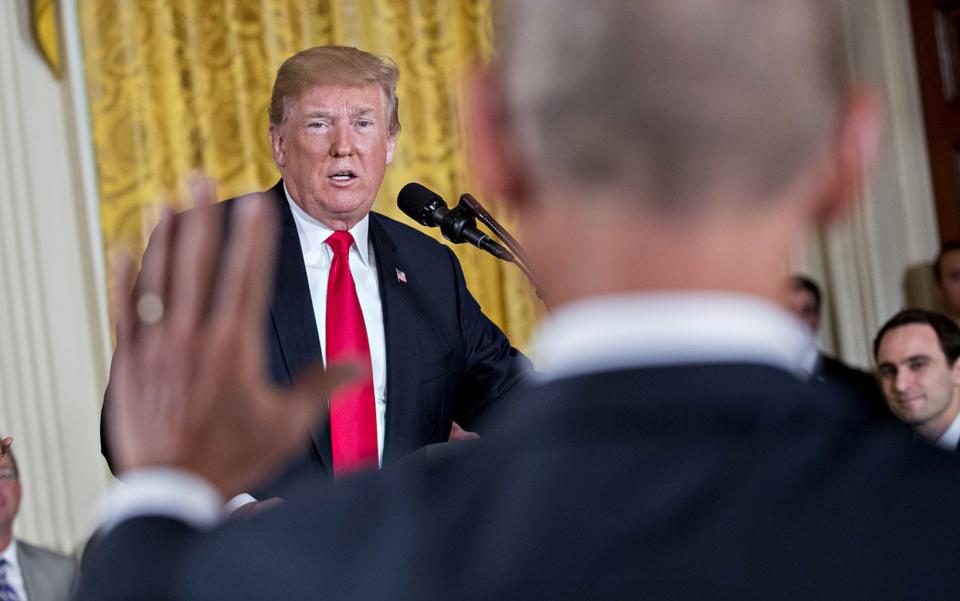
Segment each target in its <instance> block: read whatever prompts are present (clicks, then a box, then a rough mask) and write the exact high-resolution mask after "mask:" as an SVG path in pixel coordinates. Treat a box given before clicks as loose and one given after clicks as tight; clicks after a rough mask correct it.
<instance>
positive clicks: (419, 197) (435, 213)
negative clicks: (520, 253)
mask: <svg viewBox="0 0 960 601" xmlns="http://www.w3.org/2000/svg"><path fill="white" fill-rule="evenodd" d="M397 206H398V207H400V210H401V211H403V212H404V213H405V214H406V215H407V216H408V217H410V218H411V219H413V220H414V221H416V222H417V223H420V224H422V225H425V226H427V227H439V228H440V233H441V234H443V237H444V238H446V239H447V240H449V241H450V242H453V243H454V244H463V243H464V242H469V243H470V244H472V245H474V246H476V247H477V248H479V249H482V250H485V251H487V252H488V253H490V254H491V255H493V256H495V257H497V258H498V259H503V260H504V261H508V262H510V263H512V262H513V255H512V254H510V251H509V250H507V249H506V248H504V247H502V246H500V244H498V243H497V242H496V241H495V240H493V239H492V238H491V237H490V236H488V235H486V234H484V233H483V232H481V231H480V230H478V229H477V220H476V218H475V217H474V215H473V212H472V211H471V210H470V209H469V208H468V207H466V206H461V205H459V204H458V205H457V206H456V207H454V208H453V209H450V208H448V207H447V203H446V202H444V201H443V199H442V198H440V195H439V194H437V193H436V192H434V191H433V190H430V189H429V188H426V187H424V186H421V185H420V184H418V183H416V182H411V183H409V184H407V185H406V186H404V187H403V189H402V190H400V194H398V195H397Z"/></svg>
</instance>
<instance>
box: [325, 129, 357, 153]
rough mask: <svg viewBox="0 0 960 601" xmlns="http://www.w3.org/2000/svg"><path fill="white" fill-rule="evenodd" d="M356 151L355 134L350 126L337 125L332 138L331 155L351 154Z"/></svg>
mask: <svg viewBox="0 0 960 601" xmlns="http://www.w3.org/2000/svg"><path fill="white" fill-rule="evenodd" d="M353 152H354V144H353V136H352V135H351V132H350V130H349V128H346V127H335V128H334V129H333V135H332V136H331V138H330V156H335V157H343V156H350V155H352V154H353Z"/></svg>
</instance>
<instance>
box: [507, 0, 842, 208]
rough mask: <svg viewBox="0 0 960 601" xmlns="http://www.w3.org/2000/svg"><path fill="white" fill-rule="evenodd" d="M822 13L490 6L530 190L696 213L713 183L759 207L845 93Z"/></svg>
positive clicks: (765, 3)
mask: <svg viewBox="0 0 960 601" xmlns="http://www.w3.org/2000/svg"><path fill="white" fill-rule="evenodd" d="M835 4H836V2H835V0H709V1H707V0H638V1H633V0H503V2H501V4H500V5H498V6H497V9H498V14H497V19H498V36H499V37H498V43H499V44H500V47H499V51H498V55H497V61H498V62H499V64H498V67H499V72H500V73H501V76H502V77H503V81H502V85H503V87H504V90H505V95H506V103H507V111H508V118H509V119H510V120H511V123H512V124H513V126H514V133H515V135H517V139H516V140H515V143H516V144H518V145H519V147H520V148H521V151H522V152H523V153H524V154H525V155H527V157H529V158H530V160H531V162H532V163H533V165H532V167H533V169H534V174H535V176H536V177H539V178H542V179H543V180H545V181H551V182H554V183H555V184H557V185H567V186H571V187H573V188H574V189H576V190H577V191H587V192H589V191H597V192H602V193H605V194H598V196H610V197H621V198H628V197H629V198H630V199H631V201H630V202H631V203H633V204H634V205H635V206H637V207H638V208H642V209H645V210H648V209H655V210H657V211H659V212H664V211H669V212H673V213H675V212H677V211H685V210H690V209H695V206H696V205H695V203H696V199H698V198H700V197H701V196H702V195H703V194H704V193H705V192H706V190H707V189H708V187H709V186H710V185H712V184H716V183H717V182H718V181H726V182H728V183H732V184H734V185H737V186H741V188H740V189H742V190H743V191H744V192H745V193H747V194H746V195H747V196H750V197H751V198H754V197H758V196H766V195H770V194H772V193H774V192H776V191H778V190H779V189H780V188H781V187H783V186H785V185H786V184H787V183H789V182H790V181H791V179H792V178H793V177H795V176H796V175H797V173H798V172H799V169H800V168H801V167H802V166H803V165H804V164H805V163H804V162H805V161H808V160H809V159H810V158H811V156H812V155H813V153H814V152H816V151H817V149H819V148H820V147H821V145H822V144H823V142H824V141H825V140H826V139H827V136H828V135H829V132H830V131H831V127H832V125H833V124H834V122H835V119H836V117H837V115H836V111H837V108H838V106H839V103H840V100H841V99H842V98H843V96H844V94H845V92H846V88H847V74H846V70H845V63H844V56H845V55H844V51H843V45H842V37H841V35H840V31H839V27H840V22H839V14H838V13H837V10H836V8H835V6H834V5H835ZM638 198H642V199H644V200H643V201H640V202H638V201H637V200H636V199H638Z"/></svg>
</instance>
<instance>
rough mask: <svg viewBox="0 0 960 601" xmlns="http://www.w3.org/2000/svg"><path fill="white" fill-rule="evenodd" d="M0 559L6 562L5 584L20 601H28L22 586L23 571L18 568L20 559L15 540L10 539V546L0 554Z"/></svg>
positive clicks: (25, 590)
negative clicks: (13, 591)
mask: <svg viewBox="0 0 960 601" xmlns="http://www.w3.org/2000/svg"><path fill="white" fill-rule="evenodd" d="M0 557H2V558H3V559H5V560H7V567H6V575H7V584H9V585H10V586H11V587H13V590H15V591H16V592H17V598H18V599H19V600H20V601H29V599H28V598H27V589H26V587H25V586H24V584H23V571H22V570H21V568H20V557H19V556H18V555H17V539H15V538H12V537H11V538H10V544H9V545H7V548H6V549H4V550H3V553H0Z"/></svg>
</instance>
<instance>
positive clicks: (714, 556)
mask: <svg viewBox="0 0 960 601" xmlns="http://www.w3.org/2000/svg"><path fill="white" fill-rule="evenodd" d="M521 394H522V395H523V398H522V399H518V400H517V402H515V403H512V404H511V407H510V409H509V410H508V412H507V414H505V415H503V416H501V418H502V421H501V422H500V427H499V428H498V429H497V430H496V431H495V432H494V433H492V434H490V435H488V436H486V437H485V438H484V439H483V440H481V441H478V442H477V443H475V444H470V445H466V446H462V447H460V448H459V449H458V448H453V449H450V450H449V451H448V452H446V453H439V454H434V455H432V457H431V458H430V459H429V460H424V459H423V458H422V457H419V455H418V456H413V457H410V458H408V459H406V460H405V461H404V462H400V463H398V464H396V465H394V466H393V467H392V468H390V469H384V470H383V471H382V472H381V473H380V474H371V475H368V476H366V477H361V478H357V479H355V480H351V481H344V482H342V483H339V484H338V485H337V486H334V487H329V486H320V485H316V484H314V485H313V486H310V487H308V488H306V489H304V491H303V493H302V496H294V497H292V498H291V500H290V502H289V503H288V504H287V505H286V506H285V507H284V508H283V509H280V510H277V511H275V512H272V513H265V514H263V515H261V516H259V517H257V518H254V519H252V520H250V521H247V522H233V523H228V524H226V525H225V526H223V527H221V528H219V529H218V530H215V531H213V532H199V531H196V530H193V529H191V528H189V527H187V526H185V525H184V524H182V523H180V522H176V521H173V520H168V519H161V518H148V517H143V518H137V519H133V520H130V521H128V522H125V523H123V524H121V525H120V526H118V527H117V528H116V529H115V530H113V531H111V532H110V533H109V534H107V535H106V536H105V537H104V538H102V539H101V540H100V541H99V542H98V543H97V544H95V545H94V548H93V549H91V550H90V551H89V552H88V558H87V559H88V561H87V563H86V564H85V566H84V571H83V575H82V576H81V594H80V595H79V597H78V598H79V599H81V600H87V599H90V600H93V599H97V600H102V601H110V600H115V599H116V600H120V599H156V600H198V601H199V600H207V599H232V600H236V601H243V600H245V599H250V600H253V599H278V600H286V599H320V598H322V599H351V600H365V599H369V600H377V601H381V600H382V599H417V600H421V601H422V600H432V599H437V600H440V599H442V600H444V601H449V599H453V598H456V599H467V600H472V599H551V600H557V599H561V600H562V599H691V600H694V599H695V600H698V601H699V600H702V599H730V600H737V601H741V600H743V599H762V600H767V599H777V600H784V599H786V600H791V599H796V600H804V601H808V600H810V599H924V600H927V601H929V600H931V599H956V598H957V594H958V591H960V572H958V568H960V536H957V534H958V533H960V511H957V501H958V499H960V473H958V467H960V465H958V462H957V461H958V460H957V457H956V456H954V455H952V454H948V453H943V452H941V451H938V450H937V449H934V448H932V447H930V446H929V445H925V444H923V443H920V442H918V441H915V440H914V439H913V437H912V436H911V435H910V433H909V432H907V431H906V430H905V429H903V428H896V427H891V428H888V427H886V426H885V425H884V424H877V423H869V422H867V421H865V420H862V419H859V418H857V417H855V416H854V414H853V413H852V412H849V411H846V410H845V409H844V402H843V401H841V400H837V399H833V398H825V395H824V394H823V391H815V390H814V389H813V388H811V387H810V386H808V385H806V384H805V383H802V382H799V381H798V380H797V379H796V378H795V377H794V376H792V375H791V374H789V373H786V372H784V371H781V370H778V369H775V368H771V367H765V366H760V365H733V364H716V365H697V366H665V367H658V368H646V369H643V368H638V369H632V370H621V371H613V372H607V373H595V374H588V375H584V376H581V377H575V378H569V379H565V380H559V381H556V382H553V383H549V384H546V385H544V386H541V387H539V388H536V389H530V390H529V391H527V392H526V393H521ZM449 446H452V447H457V445H449Z"/></svg>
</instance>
